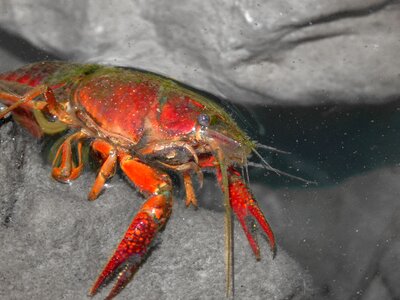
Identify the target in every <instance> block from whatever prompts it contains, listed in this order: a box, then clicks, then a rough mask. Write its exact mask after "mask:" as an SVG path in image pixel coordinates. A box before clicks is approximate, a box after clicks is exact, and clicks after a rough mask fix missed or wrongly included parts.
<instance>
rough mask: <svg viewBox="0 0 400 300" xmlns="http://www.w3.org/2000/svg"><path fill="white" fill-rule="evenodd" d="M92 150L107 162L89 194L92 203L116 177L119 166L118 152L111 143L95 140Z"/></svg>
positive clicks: (101, 168) (104, 163)
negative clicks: (107, 183)
mask: <svg viewBox="0 0 400 300" xmlns="http://www.w3.org/2000/svg"><path fill="white" fill-rule="evenodd" d="M92 149H93V150H95V151H96V152H98V153H100V154H101V156H102V157H103V158H104V159H105V160H104V162H103V164H102V166H101V167H100V170H99V172H98V174H97V177H96V180H95V182H94V184H93V187H92V189H91V191H90V192H89V195H88V199H89V200H91V201H92V200H95V199H97V197H98V196H99V195H100V192H101V190H102V189H103V186H104V184H105V183H106V181H107V180H108V179H109V178H111V177H112V176H114V174H115V170H116V165H117V151H116V149H115V148H114V147H113V146H112V145H110V144H109V143H107V142H105V141H102V140H95V141H94V142H93V143H92Z"/></svg>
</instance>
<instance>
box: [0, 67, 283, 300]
mask: <svg viewBox="0 0 400 300" xmlns="http://www.w3.org/2000/svg"><path fill="white" fill-rule="evenodd" d="M0 101H1V102H2V103H3V104H4V105H6V106H7V107H6V108H4V109H3V110H2V111H0V119H2V118H4V117H5V116H6V115H8V113H11V114H12V116H13V118H14V120H15V121H16V122H18V123H19V124H21V125H22V126H24V127H25V128H26V129H27V130H28V131H29V132H30V133H32V134H33V135H34V136H36V137H42V136H44V135H46V134H47V135H48V134H56V133H62V132H65V134H66V136H65V138H64V139H63V141H62V143H61V144H60V146H59V148H58V150H57V151H56V154H55V157H54V159H53V162H52V164H53V166H52V176H53V178H54V179H56V180H58V181H60V182H70V181H72V180H75V179H77V178H78V177H79V175H80V174H81V172H82V170H83V164H84V163H83V160H82V146H83V144H84V143H86V144H88V145H90V147H91V149H92V150H93V151H94V152H97V153H98V154H99V156H100V157H101V159H102V164H101V166H100V169H99V171H98V174H97V177H96V179H95V180H94V184H93V186H92V188H91V190H90V192H89V196H88V198H89V200H95V199H96V198H97V197H98V196H99V194H100V192H101V191H102V189H103V186H104V184H105V183H106V181H107V180H108V179H110V178H111V177H112V176H113V175H114V174H115V172H116V168H117V165H118V166H119V167H120V168H121V170H122V172H123V173H124V174H125V175H126V177H127V178H128V180H130V181H131V182H132V183H133V184H134V186H135V187H136V188H137V189H138V190H139V191H140V192H141V193H142V194H143V195H144V196H145V197H146V201H145V202H144V204H143V205H142V206H141V208H140V210H139V211H138V212H137V214H136V216H135V217H134V219H133V221H132V223H131V224H130V225H129V228H128V230H127V232H126V233H125V235H124V237H123V238H122V240H121V241H120V243H119V244H118V246H117V248H116V250H115V252H114V254H113V255H112V257H111V258H110V259H109V261H108V262H107V263H106V265H105V267H104V269H103V270H102V272H101V273H100V275H99V276H98V278H97V280H96V281H95V283H94V285H93V286H92V288H91V289H90V291H89V294H90V295H94V294H95V293H96V292H97V291H98V289H99V288H100V287H101V286H103V285H104V283H105V282H107V281H108V279H109V278H110V277H111V276H112V275H113V274H115V273H116V272H119V275H118V277H117V280H116V283H115V285H114V287H113V288H112V290H111V292H110V293H109V295H108V297H107V299H111V298H113V297H114V296H115V295H117V294H118V293H119V291H120V290H121V289H122V288H123V287H124V286H125V285H126V284H127V283H128V281H129V280H130V279H131V277H132V276H133V274H134V273H135V270H136V269H137V268H138V267H139V266H140V263H141V261H143V258H144V257H145V255H146V253H147V252H148V250H149V248H150V247H151V246H152V242H153V240H154V238H155V236H156V234H157V233H158V231H159V230H160V229H161V228H162V227H163V226H165V224H166V222H167V220H168V218H169V217H170V215H171V211H172V206H173V200H172V188H173V187H172V183H171V179H170V177H169V175H168V172H171V171H172V172H176V173H178V174H180V175H181V176H182V178H183V183H184V184H183V185H184V187H185V190H186V205H187V206H189V205H191V204H192V205H194V206H197V200H196V196H195V191H194V188H193V183H192V176H196V177H197V178H198V180H199V182H200V185H201V182H202V179H203V171H204V170H206V169H209V170H215V173H216V177H217V181H218V182H219V184H220V186H221V188H222V191H223V193H224V198H225V199H224V204H225V211H226V213H225V224H226V225H225V231H226V232H225V235H226V241H225V248H226V249H225V254H226V273H227V278H226V280H227V291H228V293H229V291H230V289H231V288H232V283H231V274H230V273H231V272H232V269H231V260H232V257H231V243H232V241H231V211H233V213H234V214H235V215H236V217H237V218H238V220H239V222H240V224H241V226H242V228H243V230H244V232H245V234H246V236H247V239H248V241H249V243H250V246H251V249H252V250H253V252H254V254H255V256H256V258H257V259H259V257H260V251H259V247H258V245H257V242H256V240H255V238H254V237H253V235H252V234H253V232H252V231H253V229H254V228H255V225H254V223H252V222H251V223H249V221H252V220H256V221H257V222H258V225H259V226H260V227H261V229H262V230H263V231H264V233H265V234H266V236H267V238H268V241H269V244H270V247H271V249H272V251H273V253H274V252H275V248H276V246H275V239H274V235H273V233H272V230H271V228H270V226H269V224H268V222H267V221H266V219H265V217H264V215H263V213H262V212H261V210H260V209H259V207H258V205H257V202H256V200H255V199H254V197H253V196H252V194H251V192H250V191H249V189H248V187H247V185H246V181H245V180H244V179H243V178H242V176H241V172H239V171H238V170H240V169H241V168H243V167H247V158H248V157H249V156H250V155H251V154H252V153H254V154H256V155H259V154H258V153H257V151H256V147H257V146H258V145H257V144H256V143H255V142H253V141H252V140H250V139H249V138H248V137H247V136H246V134H245V133H244V132H243V131H242V130H241V129H239V127H238V126H237V125H236V123H235V122H234V121H233V120H232V118H231V116H230V115H229V114H228V113H226V112H225V111H224V110H223V109H222V108H221V107H220V106H219V105H217V104H216V103H215V102H213V101H212V100H210V99H208V98H207V97H204V96H202V95H199V94H198V93H196V92H194V91H193V90H191V89H189V88H186V87H184V86H183V85H181V84H179V83H177V82H175V81H173V80H171V79H168V78H165V77H163V76H160V75H156V74H153V73H149V72H144V71H138V70H132V69H125V68H118V67H108V66H102V65H96V64H70V63H65V62H40V63H35V64H31V65H28V66H25V67H22V68H20V69H17V70H15V71H10V72H6V73H3V74H0ZM260 158H261V157H260ZM261 159H262V158H261ZM264 162H265V161H264ZM265 164H266V162H265ZM249 224H252V225H251V226H250V225H249Z"/></svg>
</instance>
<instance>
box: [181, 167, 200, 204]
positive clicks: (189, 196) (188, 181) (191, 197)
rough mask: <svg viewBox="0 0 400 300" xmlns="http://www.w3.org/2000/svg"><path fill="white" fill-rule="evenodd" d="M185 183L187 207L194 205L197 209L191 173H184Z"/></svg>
mask: <svg viewBox="0 0 400 300" xmlns="http://www.w3.org/2000/svg"><path fill="white" fill-rule="evenodd" d="M183 183H184V185H185V190H186V201H185V205H186V206H187V207H188V206H189V205H190V204H192V205H193V206H194V207H197V206H198V205H197V198H196V193H195V192H194V188H193V182H192V178H191V176H190V173H189V172H185V173H183Z"/></svg>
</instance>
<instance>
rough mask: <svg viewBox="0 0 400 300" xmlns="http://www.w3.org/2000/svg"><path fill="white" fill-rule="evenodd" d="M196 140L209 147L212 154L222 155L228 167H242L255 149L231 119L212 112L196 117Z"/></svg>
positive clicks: (226, 115) (252, 143) (225, 115)
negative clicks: (232, 165) (235, 165)
mask: <svg viewBox="0 0 400 300" xmlns="http://www.w3.org/2000/svg"><path fill="white" fill-rule="evenodd" d="M196 139H197V140H198V141H199V142H200V143H204V144H206V145H208V146H209V148H210V149H211V151H212V152H214V153H213V154H214V155H216V152H217V151H219V152H221V153H223V155H224V157H225V162H226V163H227V164H228V165H231V164H237V165H243V164H245V163H246V161H247V157H248V156H249V155H250V154H251V152H252V150H253V149H254V148H255V144H254V142H253V141H251V140H250V139H249V138H248V137H247V135H246V134H245V133H244V132H243V131H242V130H241V129H240V128H239V127H238V126H237V125H236V123H235V122H234V121H233V120H232V118H231V117H230V116H229V115H228V114H226V113H224V114H221V113H219V114H217V113H215V112H214V111H209V112H206V111H204V112H202V113H201V114H199V116H198V126H197V127H196Z"/></svg>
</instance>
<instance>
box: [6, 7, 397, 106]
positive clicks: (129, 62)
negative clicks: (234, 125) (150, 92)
mask: <svg viewBox="0 0 400 300" xmlns="http://www.w3.org/2000/svg"><path fill="white" fill-rule="evenodd" d="M399 20H400V6H399V4H398V1H384V0H369V1H361V0H359V1H350V0H346V1H340V2H334V3H331V2H329V3H328V2H327V3H320V2H319V1H312V0H309V1H301V2H298V1H285V2H284V3H282V2H281V1H272V2H271V1H268V2H267V3H263V2H262V1H261V2H258V1H245V0H242V1H235V2H232V1H217V2H201V1H194V0H192V1H177V0H174V1H164V2H159V1H136V2H132V1H122V2H121V1H120V2H119V3H118V5H113V4H111V3H110V2H109V1H95V2H93V1H89V2H68V3H64V2H62V3H61V2H59V3H58V2H53V1H49V0H40V1H35V3H32V2H31V1H26V0H18V1H8V2H7V1H6V2H4V1H3V2H2V3H1V4H0V26H2V27H3V28H6V29H7V30H9V31H12V32H15V33H17V34H19V35H22V36H23V37H24V38H26V39H27V40H29V41H31V42H32V43H33V44H34V45H36V46H38V47H40V48H42V49H46V50H49V51H51V52H52V53H56V54H59V55H60V56H61V57H64V58H67V59H75V60H80V61H88V60H89V61H95V62H105V63H110V64H118V65H124V66H132V67H138V68H142V69H147V70H151V71H155V72H158V73H162V74H165V75H168V76H171V77H173V78H176V79H178V80H180V81H183V82H186V83H188V84H190V85H193V86H195V87H198V88H200V89H203V90H206V91H208V92H211V93H214V94H216V95H219V96H222V97H224V98H228V99H230V100H232V101H236V102H244V103H261V104H271V103H277V104H310V103H313V104H315V103H329V102H341V103H365V102H370V103H382V102H387V101H391V100H394V99H397V98H398V97H399V94H400V73H399V70H400V41H399V39H398V32H397V28H398V27H399V25H400V24H399V22H400V21H399Z"/></svg>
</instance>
